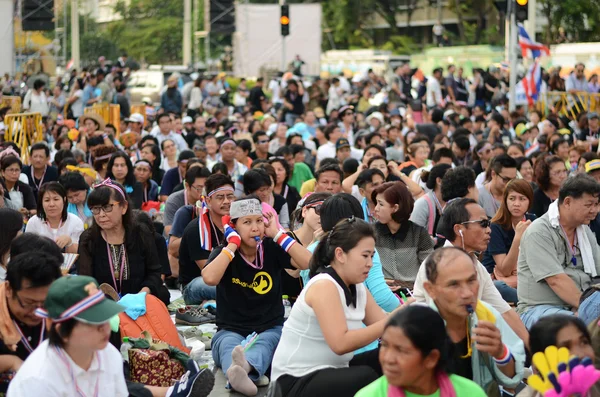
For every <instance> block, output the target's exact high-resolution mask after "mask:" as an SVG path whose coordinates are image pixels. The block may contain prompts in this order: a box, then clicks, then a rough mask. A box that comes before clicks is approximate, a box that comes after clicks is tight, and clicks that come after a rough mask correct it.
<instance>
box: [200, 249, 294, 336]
mask: <svg viewBox="0 0 600 397" xmlns="http://www.w3.org/2000/svg"><path fill="white" fill-rule="evenodd" d="M263 247H264V256H263V257H264V262H265V263H264V265H263V267H262V269H255V268H253V267H252V266H250V265H248V264H247V263H246V261H245V260H244V259H243V258H242V256H241V254H240V252H239V251H237V252H236V253H235V257H234V258H233V260H232V261H231V263H230V264H229V266H228V267H227V270H225V273H224V274H223V277H222V278H221V282H220V283H219V284H218V285H217V328H218V329H219V330H221V329H225V330H228V331H232V332H236V333H238V334H240V335H242V336H248V335H249V334H251V333H252V332H256V333H261V332H263V331H266V330H268V329H270V328H273V327H275V326H278V325H283V321H284V319H283V303H282V300H281V296H282V290H281V272H282V269H283V268H285V267H289V266H290V256H289V255H288V253H287V252H285V251H284V250H283V248H281V247H280V246H279V245H278V244H277V243H275V242H274V241H273V240H272V239H270V238H265V239H264V240H263ZM222 249H223V247H218V248H216V249H215V250H213V252H212V253H211V254H210V257H209V258H208V261H207V265H206V266H210V262H212V261H213V260H214V259H215V258H216V257H217V256H218V255H219V254H220V253H221V250H222ZM257 258H258V255H257ZM255 263H256V261H255Z"/></svg>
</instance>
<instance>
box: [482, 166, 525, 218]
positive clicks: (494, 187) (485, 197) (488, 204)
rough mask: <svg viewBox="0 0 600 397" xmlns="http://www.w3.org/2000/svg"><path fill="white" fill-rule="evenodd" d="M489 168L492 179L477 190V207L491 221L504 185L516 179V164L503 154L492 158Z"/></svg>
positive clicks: (500, 199) (500, 198)
mask: <svg viewBox="0 0 600 397" xmlns="http://www.w3.org/2000/svg"><path fill="white" fill-rule="evenodd" d="M490 167H491V177H492V179H491V180H490V181H489V182H488V183H486V184H485V185H483V186H482V187H480V188H479V205H481V206H482V207H483V209H484V210H485V214H486V215H487V216H488V218H490V219H491V218H493V217H494V215H496V212H498V210H499V209H500V204H501V203H502V196H503V195H504V189H506V184H507V183H508V182H510V181H511V180H513V179H515V178H516V177H517V162H516V161H515V159H513V158H512V157H510V156H508V155H506V154H503V155H500V156H498V157H494V159H493V160H492V163H491V164H490Z"/></svg>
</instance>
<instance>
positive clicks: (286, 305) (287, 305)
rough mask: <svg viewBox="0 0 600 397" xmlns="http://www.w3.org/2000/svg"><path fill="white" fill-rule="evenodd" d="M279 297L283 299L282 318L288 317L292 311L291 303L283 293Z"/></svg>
mask: <svg viewBox="0 0 600 397" xmlns="http://www.w3.org/2000/svg"><path fill="white" fill-rule="evenodd" d="M281 298H282V299H283V310H284V312H283V318H288V317H289V316H290V313H291V312H292V303H291V302H290V299H289V296H287V295H283V296H282V297H281Z"/></svg>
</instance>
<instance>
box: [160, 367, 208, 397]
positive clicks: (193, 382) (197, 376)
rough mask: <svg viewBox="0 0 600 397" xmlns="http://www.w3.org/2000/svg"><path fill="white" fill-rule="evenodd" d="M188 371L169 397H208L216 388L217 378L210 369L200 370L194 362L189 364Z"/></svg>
mask: <svg viewBox="0 0 600 397" xmlns="http://www.w3.org/2000/svg"><path fill="white" fill-rule="evenodd" d="M187 368H188V371H187V372H186V373H185V375H183V376H182V377H181V379H179V380H178V381H177V382H175V384H174V385H173V391H172V392H171V394H169V397H208V395H209V394H210V392H211V391H212V389H213V387H214V386H215V376H214V375H213V373H212V372H211V371H210V370H209V369H208V368H202V369H199V368H198V365H197V364H196V363H195V362H194V360H189V361H188V362H187Z"/></svg>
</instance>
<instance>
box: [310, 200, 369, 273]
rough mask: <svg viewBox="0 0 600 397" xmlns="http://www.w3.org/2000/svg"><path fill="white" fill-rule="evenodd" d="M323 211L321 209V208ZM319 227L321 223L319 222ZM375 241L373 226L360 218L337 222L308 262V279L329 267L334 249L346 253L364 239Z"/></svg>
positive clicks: (322, 238)
mask: <svg viewBox="0 0 600 397" xmlns="http://www.w3.org/2000/svg"><path fill="white" fill-rule="evenodd" d="M321 211H323V207H321ZM321 225H323V222H322V221H321ZM368 237H372V238H373V239H375V229H373V226H371V225H370V224H368V223H367V222H365V221H363V220H362V218H357V217H354V216H353V217H351V218H346V219H342V220H341V221H339V222H338V223H337V224H336V225H335V226H334V227H333V228H332V230H331V231H330V232H328V233H325V234H324V235H323V236H322V237H321V240H320V241H319V245H317V248H315V252H314V253H313V256H312V258H311V260H310V264H309V269H310V273H309V275H310V277H311V278H312V277H314V276H315V275H317V273H319V271H320V270H321V269H324V268H325V267H327V266H329V265H330V264H331V262H332V261H333V258H334V257H335V249H336V248H338V247H339V248H341V249H342V251H344V252H348V251H350V250H351V249H352V248H354V247H356V245H357V244H358V243H359V242H360V241H361V240H362V239H364V238H368Z"/></svg>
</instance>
